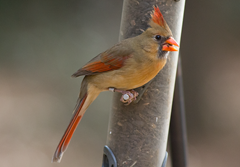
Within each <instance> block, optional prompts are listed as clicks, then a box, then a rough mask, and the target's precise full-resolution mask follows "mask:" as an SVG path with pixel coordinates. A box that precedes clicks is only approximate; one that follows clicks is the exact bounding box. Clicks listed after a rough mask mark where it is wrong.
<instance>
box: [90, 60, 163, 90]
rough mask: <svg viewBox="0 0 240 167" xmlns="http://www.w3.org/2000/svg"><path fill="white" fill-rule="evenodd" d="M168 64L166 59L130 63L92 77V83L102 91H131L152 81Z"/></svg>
mask: <svg viewBox="0 0 240 167" xmlns="http://www.w3.org/2000/svg"><path fill="white" fill-rule="evenodd" d="M165 64H166V59H159V60H157V61H152V60H146V61H143V62H138V61H136V60H134V59H131V60H130V61H128V62H127V63H126V64H125V65H124V66H123V67H122V68H120V69H118V70H114V71H108V72H104V73H101V74H98V75H95V76H91V82H92V83H93V84H95V85H96V86H97V87H99V88H100V89H107V88H109V87H114V88H117V89H122V90H129V89H134V88H137V87H140V86H142V85H144V84H146V83H147V82H149V81H150V80H152V79H153V78H154V77H155V76H156V75H157V74H158V72H159V71H160V70H161V69H162V68H163V67H164V65H165Z"/></svg>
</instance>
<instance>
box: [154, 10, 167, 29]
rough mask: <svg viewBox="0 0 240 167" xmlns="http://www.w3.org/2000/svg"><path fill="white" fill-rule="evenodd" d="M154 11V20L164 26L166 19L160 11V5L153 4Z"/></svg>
mask: <svg viewBox="0 0 240 167" xmlns="http://www.w3.org/2000/svg"><path fill="white" fill-rule="evenodd" d="M153 8H154V11H153V13H152V14H151V17H152V21H153V22H154V23H156V24H158V25H160V26H161V27H164V25H165V20H164V18H163V15H162V13H161V12H160V9H159V8H158V6H153Z"/></svg>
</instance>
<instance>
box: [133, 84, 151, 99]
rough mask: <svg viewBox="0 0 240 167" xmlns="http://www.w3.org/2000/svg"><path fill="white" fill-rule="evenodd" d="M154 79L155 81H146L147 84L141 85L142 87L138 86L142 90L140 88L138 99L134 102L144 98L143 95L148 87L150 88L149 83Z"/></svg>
mask: <svg viewBox="0 0 240 167" xmlns="http://www.w3.org/2000/svg"><path fill="white" fill-rule="evenodd" d="M152 81H153V80H151V81H149V82H148V83H146V84H145V85H143V86H142V87H141V89H140V88H138V89H140V90H138V92H139V95H138V97H137V99H136V100H135V101H134V103H138V102H139V100H140V99H141V98H142V95H143V94H144V93H145V92H146V90H147V88H148V87H149V85H150V84H151V83H152Z"/></svg>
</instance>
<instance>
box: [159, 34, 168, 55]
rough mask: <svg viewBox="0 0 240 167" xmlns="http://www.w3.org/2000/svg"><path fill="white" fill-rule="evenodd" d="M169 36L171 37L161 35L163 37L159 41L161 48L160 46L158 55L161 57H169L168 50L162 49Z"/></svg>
mask: <svg viewBox="0 0 240 167" xmlns="http://www.w3.org/2000/svg"><path fill="white" fill-rule="evenodd" d="M168 38H169V37H161V39H160V40H159V41H158V42H159V48H158V57H159V58H167V55H168V51H162V46H163V44H164V43H165V41H166V40H167V39H168Z"/></svg>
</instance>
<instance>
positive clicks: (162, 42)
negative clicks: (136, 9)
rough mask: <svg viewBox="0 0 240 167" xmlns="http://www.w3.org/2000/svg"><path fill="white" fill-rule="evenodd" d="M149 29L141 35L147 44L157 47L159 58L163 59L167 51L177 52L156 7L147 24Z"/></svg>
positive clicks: (174, 43) (170, 34)
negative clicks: (146, 40)
mask: <svg viewBox="0 0 240 167" xmlns="http://www.w3.org/2000/svg"><path fill="white" fill-rule="evenodd" d="M148 24H149V25H150V27H149V28H148V29H147V30H146V31H145V32H144V33H143V34H144V36H146V37H147V38H146V39H148V42H150V43H152V44H157V45H158V53H159V56H161V57H165V55H167V53H168V52H169V51H177V50H178V49H177V48H175V46H176V47H179V45H178V43H177V42H176V41H175V39H174V38H173V37H172V32H171V30H170V28H169V27H168V25H167V23H166V21H165V20H164V18H163V15H162V13H161V12H160V10H159V8H158V7H157V6H154V10H153V12H152V14H151V19H150V21H149V23H148Z"/></svg>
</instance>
